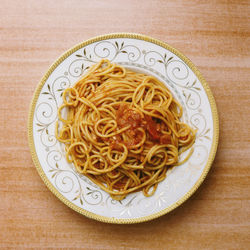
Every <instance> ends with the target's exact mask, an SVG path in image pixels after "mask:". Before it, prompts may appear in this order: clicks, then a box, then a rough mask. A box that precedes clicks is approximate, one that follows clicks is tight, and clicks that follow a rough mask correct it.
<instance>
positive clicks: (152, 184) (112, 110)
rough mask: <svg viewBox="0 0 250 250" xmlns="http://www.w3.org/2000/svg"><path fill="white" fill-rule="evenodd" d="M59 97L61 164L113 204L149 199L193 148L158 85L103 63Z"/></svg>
mask: <svg viewBox="0 0 250 250" xmlns="http://www.w3.org/2000/svg"><path fill="white" fill-rule="evenodd" d="M62 97H63V104H62V106H61V107H60V108H59V109H58V117H59V120H60V121H61V122H59V123H60V124H59V123H58V122H57V125H56V137H57V139H58V140H59V141H60V142H62V143H64V144H65V150H66V158H67V161H68V162H70V163H73V164H74V166H75V168H76V170H77V171H78V172H79V173H82V174H84V175H85V176H87V177H88V178H89V179H91V180H92V181H93V182H94V183H95V184H97V185H98V186H99V187H101V188H102V189H103V190H105V191H106V192H108V193H109V194H110V195H111V197H112V198H113V199H116V200H121V199H123V198H124V197H126V195H127V194H129V193H132V192H135V191H139V190H142V191H143V194H144V195H145V196H151V195H153V194H154V192H155V190H156V188H157V185H158V183H159V182H161V181H162V180H164V178H165V177H166V172H167V170H168V168H169V167H171V166H176V165H178V164H180V162H178V158H179V155H180V154H181V153H182V152H184V151H186V150H187V149H189V148H190V147H191V146H192V145H193V143H194V140H195V131H194V130H193V129H192V128H191V127H190V126H188V125H187V124H185V123H183V122H181V121H180V118H181V116H182V107H181V106H180V104H179V103H178V102H177V101H176V100H175V99H174V98H173V96H172V94H171V93H170V91H169V90H168V89H167V88H166V86H165V85H164V84H163V83H161V82H160V81H158V80H157V79H155V78H154V77H152V76H148V75H145V74H141V73H137V72H133V71H130V70H128V69H125V68H124V67H122V66H119V65H117V64H114V63H111V62H110V61H108V60H104V59H103V60H101V61H100V62H99V63H97V64H95V65H93V66H92V67H91V68H90V69H89V71H88V72H87V73H86V74H85V75H84V76H83V77H82V78H81V79H80V80H79V81H78V82H77V83H76V84H75V85H74V87H72V88H68V89H66V90H65V91H64V92H63V95H62ZM63 110H65V112H63ZM65 113H66V118H65V115H63V114H65ZM59 125H60V126H59ZM191 153H192V150H190V152H189V155H188V156H187V158H188V157H189V156H190V155H191ZM187 158H186V159H185V160H187Z"/></svg>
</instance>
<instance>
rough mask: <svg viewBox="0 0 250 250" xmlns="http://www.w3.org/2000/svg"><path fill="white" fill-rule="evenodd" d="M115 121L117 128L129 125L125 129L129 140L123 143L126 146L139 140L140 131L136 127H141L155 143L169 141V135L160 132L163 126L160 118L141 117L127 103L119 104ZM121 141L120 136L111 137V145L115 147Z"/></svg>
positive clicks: (132, 144)
mask: <svg viewBox="0 0 250 250" xmlns="http://www.w3.org/2000/svg"><path fill="white" fill-rule="evenodd" d="M116 122H117V125H118V127H119V128H123V127H126V126H128V125H130V128H129V129H128V130H127V131H126V135H127V137H128V138H129V141H128V142H126V143H125V145H126V146H127V147H128V148H130V147H132V146H134V145H136V144H138V143H139V142H140V141H141V138H142V133H141V132H140V131H139V130H138V128H143V129H144V130H145V131H146V134H147V135H148V136H149V138H150V139H151V140H152V141H154V142H155V143H156V144H168V143H170V142H171V136H170V135H167V134H163V133H162V132H161V130H162V129H163V128H164V126H165V124H163V122H162V121H161V120H157V121H156V120H155V119H154V118H152V117H151V116H149V115H144V117H143V116H142V115H141V114H140V113H138V112H136V111H135V110H133V109H130V108H129V105H128V104H121V105H119V107H118V109H117V111H116ZM121 142H122V138H121V136H120V135H117V136H115V138H113V144H114V145H113V147H115V148H117V145H118V144H119V143H121ZM115 144H116V145H115ZM117 149H118V148H117Z"/></svg>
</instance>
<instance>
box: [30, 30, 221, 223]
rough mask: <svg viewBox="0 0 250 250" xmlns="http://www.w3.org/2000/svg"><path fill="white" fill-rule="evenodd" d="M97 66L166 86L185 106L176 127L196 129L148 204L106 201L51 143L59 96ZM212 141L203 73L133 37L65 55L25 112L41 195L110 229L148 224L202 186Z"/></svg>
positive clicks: (138, 199) (133, 199)
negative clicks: (188, 150) (185, 153)
mask: <svg viewBox="0 0 250 250" xmlns="http://www.w3.org/2000/svg"><path fill="white" fill-rule="evenodd" d="M102 58H107V59H109V60H110V61H112V62H116V63H118V64H120V65H123V66H124V67H128V68H131V69H133V70H135V71H140V72H144V73H147V74H149V75H153V76H155V77H156V78H158V79H159V80H161V81H162V82H164V83H165V84H166V86H167V87H168V88H169V89H170V91H171V92H172V94H173V95H174V96H175V98H176V99H177V100H178V101H179V102H180V103H181V105H182V106H183V110H184V112H183V117H182V119H183V120H184V121H185V122H186V123H188V124H190V126H192V127H194V128H197V136H196V141H195V144H194V145H193V148H194V153H193V154H192V156H191V157H190V158H189V160H188V161H187V162H186V163H185V164H183V165H181V166H178V167H175V168H173V169H172V170H171V171H168V173H167V177H166V179H165V180H164V181H162V182H161V183H160V184H159V186H158V188H157V191H156V192H155V194H154V195H153V196H152V197H144V196H143V194H142V192H137V193H133V194H130V195H128V196H127V197H126V198H125V199H123V200H122V201H115V200H112V199H111V198H110V196H109V194H107V193H106V192H104V191H102V190H101V189H100V188H99V187H97V186H96V185H95V184H93V183H92V182H91V181H90V180H89V179H88V178H86V177H85V176H83V175H81V174H78V173H77V172H76V171H75V169H74V166H73V165H72V164H69V163H67V161H66V159H65V153H64V149H63V145H62V144H61V143H59V142H58V141H57V140H56V138H55V121H56V120H57V109H58V107H59V106H60V105H61V104H62V92H63V90H64V89H65V88H67V87H69V86H72V85H74V83H75V82H76V81H77V80H78V79H79V78H80V77H81V75H82V74H84V73H85V72H86V71H87V70H88V68H89V67H90V66H91V65H92V64H94V63H96V62H98V61H100V60H101V59H102ZM218 136H219V122H218V114H217V109H216V104H215V101H214V98H213V95H212V93H211V90H210V89H209V86H208V84H207V83H206V82H205V80H204V78H203V77H202V76H201V73H200V72H199V71H198V70H197V68H196V67H195V66H194V64H193V63H192V62H191V61H190V60H189V59H188V58H187V57H185V56H184V55H183V54H181V53H180V52H179V51H178V50H176V49H174V48H173V47H171V46H170V45H168V44H166V43H164V42H161V41H159V40H156V39H153V38H150V37H148V36H144V35H139V34H128V33H119V34H108V35H103V36H99V37H95V38H93V39H90V40H87V41H85V42H83V43H80V44H78V45H76V46H75V47H74V48H72V49H70V50H69V51H67V52H66V53H65V54H63V55H62V56H61V57H60V58H59V59H57V60H56V61H55V63H54V64H53V65H52V66H51V67H50V68H49V70H48V72H47V73H46V74H45V75H44V77H43V78H42V80H41V82H40V83H39V85H38V87H37V88H36V91H35V93H34V97H33V100H32V103H31V106H30V111H29V122H28V137H29V145H30V150H31V154H32V158H33V161H34V164H35V166H36V168H37V170H38V173H39V174H40V176H41V178H42V179H43V181H44V182H45V184H46V185H47V187H48V188H49V189H50V190H51V191H52V193H54V194H55V195H56V196H57V197H58V198H59V199H60V200H61V201H62V202H64V203H65V204H66V205H67V206H69V207H70V208H72V209H73V210H75V211H77V212H79V213H81V214H83V215H85V216H87V217H90V218H92V219H96V220H99V221H103V222H109V223H138V222H143V221H148V220H151V219H154V218H157V217H159V216H161V215H163V214H166V213H168V212H170V211H171V210H173V209H174V208H176V207H178V206H179V205H180V204H182V203H183V202H184V201H185V200H187V199H188V198H189V197H190V196H191V195H192V194H193V193H194V192H195V190H196V189H197V188H198V187H199V186H200V184H201V183H202V182H203V180H204V179H205V177H206V175H207V173H208V171H209V169H210V167H211V164H212V162H213V159H214V157H215V153H216V150H217V144H218Z"/></svg>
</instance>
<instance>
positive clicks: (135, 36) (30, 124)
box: [28, 33, 219, 224]
mask: <svg viewBox="0 0 250 250" xmlns="http://www.w3.org/2000/svg"><path fill="white" fill-rule="evenodd" d="M114 38H130V39H138V40H144V41H147V42H150V43H153V44H156V45H159V46H161V47H163V48H165V49H167V50H169V51H171V52H172V53H174V54H175V55H176V56H178V57H179V58H181V59H182V60H183V61H184V62H185V63H186V64H187V65H188V67H189V68H190V69H191V70H192V71H193V72H194V74H195V75H196V76H197V78H198V79H199V80H200V82H201V84H202V86H203V88H204V90H205V92H206V95H207V97H208V100H209V103H210V107H211V112H212V118H213V128H214V133H213V141H212V146H211V151H210V154H209V157H208V159H207V163H206V165H205V167H204V169H203V172H202V174H201V176H200V177H199V179H198V180H197V181H196V183H195V184H194V185H193V187H192V188H191V189H190V190H189V191H188V192H187V193H186V194H185V195H184V196H182V197H181V198H180V199H179V200H178V201H177V202H175V203H174V204H172V205H171V206H168V207H167V208H165V209H163V210H161V211H159V212H157V213H153V214H151V215H148V216H144V217H139V218H132V219H117V218H114V217H106V216H101V215H97V214H95V213H92V212H89V211H87V210H85V209H83V208H80V207H78V206H77V205H75V204H73V203H72V202H70V201H69V200H68V199H66V198H65V197H64V196H63V195H62V194H61V193H60V192H59V191H58V190H57V189H56V188H55V187H54V186H53V185H52V183H51V182H50V181H49V179H48V178H47V176H46V174H45V173H44V171H43V168H42V166H41V165H40V162H39V160H38V156H37V152H36V149H35V145H34V139H33V118H34V112H35V106H36V103H37V100H38V97H39V95H40V92H41V89H42V87H43V85H44V84H45V82H46V81H47V79H48V78H49V76H50V75H51V73H52V72H53V71H54V70H55V69H56V68H57V66H58V65H59V64H60V63H61V62H63V61H64V60H65V59H66V58H67V57H68V56H69V55H71V54H72V53H74V52H76V51H77V50H79V49H81V48H82V47H84V46H87V45H89V44H91V43H94V42H98V41H101V40H107V39H114ZM218 140H219V117H218V112H217V107H216V103H215V99H214V97H213V94H212V91H211V90H210V88H209V86H208V84H207V82H206V81H205V79H204V78H203V76H202V75H201V73H200V71H199V70H198V69H197V68H196V66H195V65H194V64H193V63H192V62H191V60H189V59H188V58H187V57H186V56H184V55H183V54H182V53H181V52H180V51H178V50H177V49H175V48H173V47H172V46H170V45H168V44H167V43H165V42H163V41H160V40H158V39H155V38H152V37H149V36H146V35H142V34H137V33H111V34H105V35H100V36H96V37H94V38H91V39H88V40H86V41H84V42H81V43H79V44H77V45H75V46H74V47H72V48H70V49H69V50H68V51H66V52H65V53H63V54H62V55H61V56H60V57H59V58H58V59H57V60H56V61H54V63H53V64H52V65H51V66H50V67H49V69H48V71H47V72H46V74H45V75H44V76H43V77H42V79H41V80H40V82H39V84H38V85H37V87H36V89H35V92H34V94H33V98H32V101H31V103H30V108H29V114H28V142H29V148H30V151H31V156H32V160H33V162H34V164H35V166H36V169H37V171H38V173H39V175H40V177H41V178H42V180H43V181H44V183H45V185H46V186H47V187H48V189H49V190H50V191H51V192H52V193H53V194H54V195H55V196H56V197H57V198H58V199H60V200H61V201H62V202H63V203H64V204H65V205H67V206H68V207H70V208H71V209H73V210H75V211H76V212H78V213H80V214H82V215H85V216H86V217H88V218H91V219H95V220H97V221H101V222H106V223H114V224H132V223H140V222H146V221H149V220H152V219H155V218H158V217H160V216H162V215H164V214H167V213H169V212H170V211H172V210H173V209H175V208H177V207H178V206H180V205H181V204H182V203H184V202H185V201H186V200H187V199H188V198H190V196H191V195H192V194H193V193H194V192H195V191H196V190H197V189H198V188H199V186H200V185H201V184H202V183H203V181H204V179H205V178H206V176H207V174H208V172H209V170H210V168H211V166H212V163H213V160H214V158H215V155H216V151H217V147H218Z"/></svg>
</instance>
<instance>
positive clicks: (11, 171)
mask: <svg viewBox="0 0 250 250" xmlns="http://www.w3.org/2000/svg"><path fill="white" fill-rule="evenodd" d="M249 16H250V2H249V1H237V0H234V1H226V0H218V1H215V0H214V1H184V0H183V1H173V0H171V1H163V0H162V1H160V0H157V1H152V0H147V1H133V0H129V1H117V0H110V1H97V0H93V1H83V0H79V1H59V0H58V1H49V0H47V1H32V0H30V1H28V0H24V1H9V0H0V84H1V97H0V114H1V115H0V126H1V130H0V131H1V136H0V247H2V248H3V249H7V248H14V249H18V248H20V249H22V248H25V247H27V248H36V249H40V248H52V247H55V248H84V249H125V248H129V249H140V248H141V249H154V248H155V249H249V248H250V218H249V217H250V189H249V188H250V139H249V138H250V129H249V123H250V108H249V107H250V75H249V70H250V53H249V49H250V40H249V39H250V38H249V34H250V19H249ZM112 32H136V33H142V34H146V35H149V36H152V37H155V38H158V39H161V40H163V41H166V42H167V43H169V44H171V45H172V46H174V47H176V48H178V49H179V50H180V51H182V52H183V53H184V54H185V55H186V56H188V57H189V58H190V59H191V60H192V61H193V62H194V63H195V64H196V66H197V67H198V68H199V69H200V70H201V72H202V74H203V76H204V77H205V79H206V80H207V82H208V83H209V85H210V87H211V89H212V91H213V94H214V97H215V99H216V102H217V107H218V111H219V116H220V140H219V147H218V153H217V156H216V158H215V161H214V164H213V166H212V169H211V171H210V172H209V175H208V177H207V178H206V180H205V182H204V183H203V185H202V186H201V187H200V188H199V189H198V191H197V192H196V193H195V194H194V195H193V196H192V197H191V198H190V199H189V200H188V201H187V202H185V203H184V204H183V205H182V206H181V207H179V208H177V209H176V210H174V211H173V212H171V213H169V214H167V215H165V216H162V217H161V218H159V219H156V220H154V221H151V222H147V223H142V224H135V225H111V224H104V223H100V222H97V221H94V220H90V219H87V218H85V217H84V216H82V215H80V214H77V213H76V212H74V211H73V210H71V209H69V208H68V207H66V206H65V205H64V204H63V203H62V202H60V201H59V200H58V199H57V198H56V197H55V196H54V195H53V194H52V193H51V192H50V191H49V190H48V189H47V188H46V186H45V185H44V183H43V182H42V180H41V179H40V177H39V175H38V173H37V171H36V169H35V167H34V164H33V162H32V160H31V155H30V152H29V148H28V142H27V117H28V110H29V104H30V101H31V98H32V94H33V92H34V90H35V87H36V85H37V83H38V82H39V80H40V78H41V77H42V76H43V74H44V73H45V72H46V70H47V69H48V67H49V65H50V64H51V63H52V62H53V61H54V60H55V59H56V58H57V57H58V56H59V55H60V54H62V53H63V52H64V51H65V50H67V49H69V48H70V47H72V46H73V45H75V44H77V43H79V42H81V41H83V40H85V39H88V38H91V37H93V36H96V35H100V34H105V33H112Z"/></svg>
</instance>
